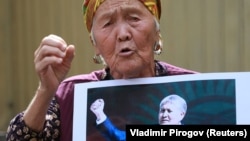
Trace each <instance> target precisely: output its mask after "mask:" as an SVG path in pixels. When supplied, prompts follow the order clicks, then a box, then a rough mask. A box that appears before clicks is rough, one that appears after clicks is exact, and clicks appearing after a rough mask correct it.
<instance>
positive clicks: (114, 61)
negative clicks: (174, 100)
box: [6, 0, 196, 141]
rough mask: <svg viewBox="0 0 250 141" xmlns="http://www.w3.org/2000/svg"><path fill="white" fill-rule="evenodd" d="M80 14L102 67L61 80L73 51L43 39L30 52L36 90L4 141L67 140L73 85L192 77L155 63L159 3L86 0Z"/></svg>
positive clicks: (57, 40)
mask: <svg viewBox="0 0 250 141" xmlns="http://www.w3.org/2000/svg"><path fill="white" fill-rule="evenodd" d="M83 11H84V17H85V22H86V26H87V29H88V31H89V33H90V37H91V41H92V43H93V46H94V48H95V54H96V55H95V57H94V61H95V62H96V63H104V64H105V68H104V69H103V70H96V71H93V72H92V73H90V74H82V75H77V76H72V77H70V78H68V79H65V80H64V78H65V76H66V75H67V73H68V71H69V70H70V66H71V62H72V59H73V58H74V51H75V48H74V46H73V45H67V43H66V42H65V41H64V40H63V39H62V38H61V37H59V36H56V35H49V36H47V37H45V38H43V39H42V41H41V43H40V46H39V47H38V48H37V50H36V51H35V53H34V63H35V70H36V72H37V75H38V76H39V78H40V83H39V86H38V88H37V91H36V93H35V95H34V98H33V99H32V101H31V103H30V104H29V106H28V107H27V109H26V110H25V111H24V112H21V113H20V114H18V115H17V116H15V117H14V118H13V119H12V120H11V122H10V124H9V127H8V131H7V136H6V137H7V140H30V139H37V140H40V139H43V140H61V141H64V140H65V141H69V140H72V123H73V121H72V119H73V94H74V84H75V83H83V82H86V83H87V82H90V81H104V80H112V79H129V78H142V77H159V76H170V75H182V74H193V73H196V72H195V71H191V70H186V69H182V68H179V67H176V66H173V65H170V64H167V63H165V62H162V61H157V60H155V59H154V54H160V52H161V50H162V41H161V34H160V28H159V20H160V16H161V3H160V0H86V1H85V2H84V4H83Z"/></svg>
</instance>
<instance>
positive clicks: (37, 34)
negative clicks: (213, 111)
mask: <svg viewBox="0 0 250 141" xmlns="http://www.w3.org/2000/svg"><path fill="white" fill-rule="evenodd" d="M82 2H83V0H73V1H70V0H42V1H41V0H0V45H1V47H0V66H1V70H0V90H1V93H0V107H1V108H0V134H4V132H6V129H7V126H8V123H9V121H10V120H11V119H12V118H13V117H14V116H15V115H16V114H17V113H19V112H21V111H22V110H24V109H25V108H26V106H27V105H28V104H29V102H30V100H31V99H32V97H33V95H34V92H35V91H36V88H37V85H38V78H37V75H36V73H35V71H34V65H33V54H34V51H35V50H36V48H37V47H38V46H39V43H40V41H41V40H42V38H43V37H44V36H47V35H49V34H57V35H59V36H61V37H62V38H64V39H65V41H66V42H67V43H68V44H74V45H75V46H76V56H75V59H74V61H73V65H72V69H71V71H70V73H69V74H68V76H71V75H75V74H79V73H89V72H90V71H92V70H95V69H101V68H102V67H103V66H101V65H96V64H94V63H93V61H92V57H93V55H94V50H93V47H92V45H91V44H90V41H89V34H88V32H87V30H86V28H85V25H84V21H83V16H82ZM160 23H161V33H162V36H163V46H164V49H163V53H162V54H161V55H160V56H156V59H160V60H163V61H166V62H169V63H171V64H174V65H176V66H180V67H184V68H187V69H192V70H196V71H199V72H203V73H207V72H236V71H237V72H238V71H249V70H250V64H249V60H250V55H249V54H250V0H162V18H161V21H160Z"/></svg>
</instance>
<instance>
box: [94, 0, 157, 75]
mask: <svg viewBox="0 0 250 141" xmlns="http://www.w3.org/2000/svg"><path fill="white" fill-rule="evenodd" d="M92 33H93V39H94V42H95V44H94V46H95V50H96V54H101V55H102V56H103V58H104V60H105V61H106V63H107V65H108V66H109V68H110V72H111V75H112V76H113V77H114V78H116V79H118V78H135V77H147V76H154V66H155V65H154V53H153V47H154V44H155V43H156V42H157V41H158V38H159V31H157V29H156V24H155V20H154V16H153V15H152V14H151V13H150V12H149V10H148V9H147V8H146V7H145V6H144V5H143V3H141V2H140V1H138V0H106V1H104V2H103V3H102V4H101V5H100V7H99V8H98V9H97V11H96V13H95V17H94V20H93V26H92Z"/></svg>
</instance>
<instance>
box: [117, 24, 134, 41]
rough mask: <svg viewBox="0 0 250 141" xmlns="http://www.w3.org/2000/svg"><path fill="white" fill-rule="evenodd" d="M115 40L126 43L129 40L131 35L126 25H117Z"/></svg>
mask: <svg viewBox="0 0 250 141" xmlns="http://www.w3.org/2000/svg"><path fill="white" fill-rule="evenodd" d="M117 32H118V33H117V36H118V37H117V38H118V40H119V41H120V42H121V41H127V40H130V39H131V37H132V36H131V33H130V27H129V25H128V24H126V23H123V24H120V25H118V27H117Z"/></svg>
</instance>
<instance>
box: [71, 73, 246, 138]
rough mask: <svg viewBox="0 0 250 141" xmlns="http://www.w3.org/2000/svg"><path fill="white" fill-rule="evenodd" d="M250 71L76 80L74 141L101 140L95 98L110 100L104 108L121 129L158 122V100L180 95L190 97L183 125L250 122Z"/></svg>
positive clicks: (187, 99) (186, 98)
mask: <svg viewBox="0 0 250 141" xmlns="http://www.w3.org/2000/svg"><path fill="white" fill-rule="evenodd" d="M249 84H250V72H227V73H201V74H190V75H177V76H166V77H153V78H139V79H126V80H108V81H98V82H89V83H80V84H76V85H75V94H74V115H73V141H78V140H79V141H80V140H81V141H82V140H88V141H91V140H96V139H97V140H101V138H102V137H101V136H100V133H98V131H97V130H96V129H95V120H96V118H95V116H94V114H93V113H92V112H91V110H90V105H91V104H92V102H93V101H95V100H96V99H98V98H101V99H103V100H104V101H105V107H104V110H105V113H106V114H107V116H108V118H109V119H110V120H111V121H112V122H114V124H115V125H116V126H117V128H120V129H121V130H124V127H125V125H126V124H158V112H159V103H160V101H161V99H163V98H164V97H166V96H168V95H171V94H177V95H179V96H181V97H182V98H184V99H185V100H186V102H187V112H186V115H185V117H184V119H183V121H182V122H183V124H185V125H189V124H190V125H191V124H198V125H199V124H237V125H239V124H250V112H249V108H248V107H250V102H249V99H250V92H249Z"/></svg>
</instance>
